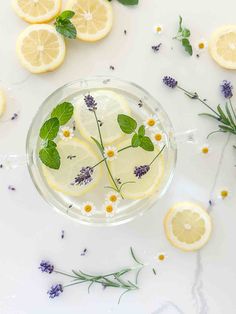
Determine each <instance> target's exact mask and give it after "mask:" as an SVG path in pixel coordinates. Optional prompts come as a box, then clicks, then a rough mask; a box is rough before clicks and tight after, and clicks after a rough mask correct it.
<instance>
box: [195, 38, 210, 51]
mask: <svg viewBox="0 0 236 314" xmlns="http://www.w3.org/2000/svg"><path fill="white" fill-rule="evenodd" d="M207 46H208V45H207V41H206V40H205V39H200V40H198V41H197V42H196V44H195V49H196V50H197V51H198V52H201V51H204V50H206V49H207Z"/></svg>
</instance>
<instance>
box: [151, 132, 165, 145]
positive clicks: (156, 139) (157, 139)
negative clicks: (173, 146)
mask: <svg viewBox="0 0 236 314" xmlns="http://www.w3.org/2000/svg"><path fill="white" fill-rule="evenodd" d="M151 139H152V142H153V144H156V145H159V144H161V143H162V142H165V140H166V135H165V133H164V132H162V131H161V130H159V129H155V130H154V131H153V133H152V135H151Z"/></svg>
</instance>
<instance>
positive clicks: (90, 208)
mask: <svg viewBox="0 0 236 314" xmlns="http://www.w3.org/2000/svg"><path fill="white" fill-rule="evenodd" d="M84 210H85V211H86V213H90V212H91V210H92V206H91V205H85V206H84Z"/></svg>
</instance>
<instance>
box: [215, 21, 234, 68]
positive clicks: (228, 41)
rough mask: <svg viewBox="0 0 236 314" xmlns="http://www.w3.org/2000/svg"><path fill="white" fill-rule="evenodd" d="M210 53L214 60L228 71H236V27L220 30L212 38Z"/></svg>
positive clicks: (221, 28) (229, 26)
mask: <svg viewBox="0 0 236 314" xmlns="http://www.w3.org/2000/svg"><path fill="white" fill-rule="evenodd" d="M209 51H210V54H211V56H212V58H213V59H214V60H215V61H216V63H218V64H219V65H220V66H222V67H223V68H226V69H233V70H235V69H236V25H226V26H222V27H220V28H218V29H217V30H216V31H215V32H214V33H213V34H212V36H211V39H210V42H209Z"/></svg>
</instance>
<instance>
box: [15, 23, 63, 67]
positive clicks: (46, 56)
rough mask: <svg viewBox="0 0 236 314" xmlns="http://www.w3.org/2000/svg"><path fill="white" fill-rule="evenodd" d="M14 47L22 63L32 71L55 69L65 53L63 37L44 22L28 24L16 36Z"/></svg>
mask: <svg viewBox="0 0 236 314" xmlns="http://www.w3.org/2000/svg"><path fill="white" fill-rule="evenodd" d="M16 49H17V54H18V56H19V59H20V61H21V63H22V65H23V66H24V67H25V68H26V69H27V70H29V71H30V72H32V73H43V72H48V71H53V70H55V69H56V68H58V67H59V66H60V65H61V64H62V62H63V61H64V58H65V53H66V47H65V41H64V39H63V37H62V36H61V35H60V34H58V32H57V31H56V30H55V27H53V26H51V25H46V24H38V25H31V26H28V27H27V28H26V29H25V30H24V31H23V32H22V33H21V34H20V36H19V37H18V39H17V46H16Z"/></svg>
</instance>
